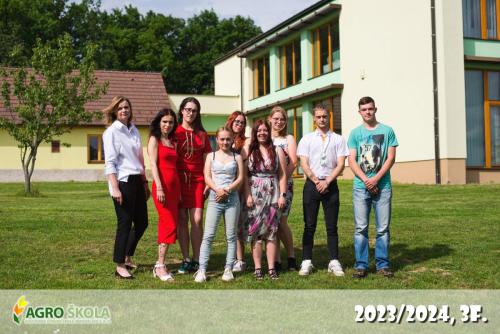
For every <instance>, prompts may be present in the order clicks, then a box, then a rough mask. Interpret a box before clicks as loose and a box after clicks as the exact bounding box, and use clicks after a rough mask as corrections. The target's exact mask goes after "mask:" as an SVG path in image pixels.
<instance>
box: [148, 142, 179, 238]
mask: <svg viewBox="0 0 500 334" xmlns="http://www.w3.org/2000/svg"><path fill="white" fill-rule="evenodd" d="M157 161H158V173H159V174H160V181H161V186H162V188H163V192H164V193H165V203H163V204H162V203H160V202H158V199H157V198H156V186H157V185H156V183H155V182H154V181H153V186H152V194H153V196H152V197H153V200H154V202H155V206H156V210H158V216H159V217H158V244H160V243H166V244H173V243H175V240H176V230H177V217H178V212H179V199H180V182H179V176H178V173H177V152H176V150H175V148H173V147H168V146H165V145H163V144H162V142H161V140H159V141H158V160H157Z"/></svg>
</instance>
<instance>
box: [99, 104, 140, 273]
mask: <svg viewBox="0 0 500 334" xmlns="http://www.w3.org/2000/svg"><path fill="white" fill-rule="evenodd" d="M103 112H104V115H105V116H106V120H107V124H108V125H109V127H108V128H107V129H106V131H104V134H103V135H102V140H103V144H104V156H105V174H106V176H107V178H108V184H109V193H110V194H111V197H112V198H113V204H114V206H115V212H116V218H117V221H118V224H117V227H116V238H115V247H114V253H113V261H114V262H115V263H116V271H115V276H116V277H117V278H123V279H133V278H134V276H132V274H130V272H129V270H131V269H135V268H137V266H136V265H135V264H134V263H133V262H132V256H133V255H134V252H135V249H136V247H137V243H138V242H139V240H140V239H141V237H142V235H143V234H144V231H145V230H146V228H147V227H148V210H147V205H146V201H147V200H148V198H149V188H148V181H147V179H146V175H145V169H144V156H143V153H142V145H141V137H140V135H139V131H138V130H137V128H136V127H135V125H133V124H132V123H131V122H132V105H131V103H130V101H129V99H127V98H126V97H123V96H115V97H114V98H113V100H112V101H111V104H110V105H109V106H108V107H107V108H105V109H104V110H103Z"/></svg>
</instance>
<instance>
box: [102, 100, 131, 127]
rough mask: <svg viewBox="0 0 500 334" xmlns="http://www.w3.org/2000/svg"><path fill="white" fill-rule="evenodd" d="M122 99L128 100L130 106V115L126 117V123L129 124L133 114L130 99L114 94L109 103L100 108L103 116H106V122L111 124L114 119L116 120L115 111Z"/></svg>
mask: <svg viewBox="0 0 500 334" xmlns="http://www.w3.org/2000/svg"><path fill="white" fill-rule="evenodd" d="M123 101H127V102H128V106H129V108H130V117H129V118H128V122H127V125H130V123H131V122H132V118H133V114H132V103H130V100H129V99H128V98H126V97H125V96H120V95H118V96H115V97H113V99H112V100H111V103H110V104H109V105H108V106H107V107H106V108H104V109H103V110H102V112H103V113H104V117H105V118H106V124H107V125H111V124H112V123H113V122H114V121H116V111H117V110H118V105H119V104H120V103H122V102H123Z"/></svg>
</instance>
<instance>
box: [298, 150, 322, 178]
mask: <svg viewBox="0 0 500 334" xmlns="http://www.w3.org/2000/svg"><path fill="white" fill-rule="evenodd" d="M299 157H300V166H301V167H302V171H303V172H304V175H305V176H306V177H307V178H308V179H309V180H311V181H313V182H314V183H317V182H318V178H317V177H316V175H314V173H313V172H312V170H311V167H309V157H307V156H305V155H300V156H299Z"/></svg>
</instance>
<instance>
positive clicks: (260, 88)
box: [253, 54, 270, 98]
mask: <svg viewBox="0 0 500 334" xmlns="http://www.w3.org/2000/svg"><path fill="white" fill-rule="evenodd" d="M269 81H270V80H269V54H266V55H265V56H263V57H260V58H257V59H254V61H253V97H254V98H255V97H259V96H263V95H266V94H269V92H270V87H269Z"/></svg>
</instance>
